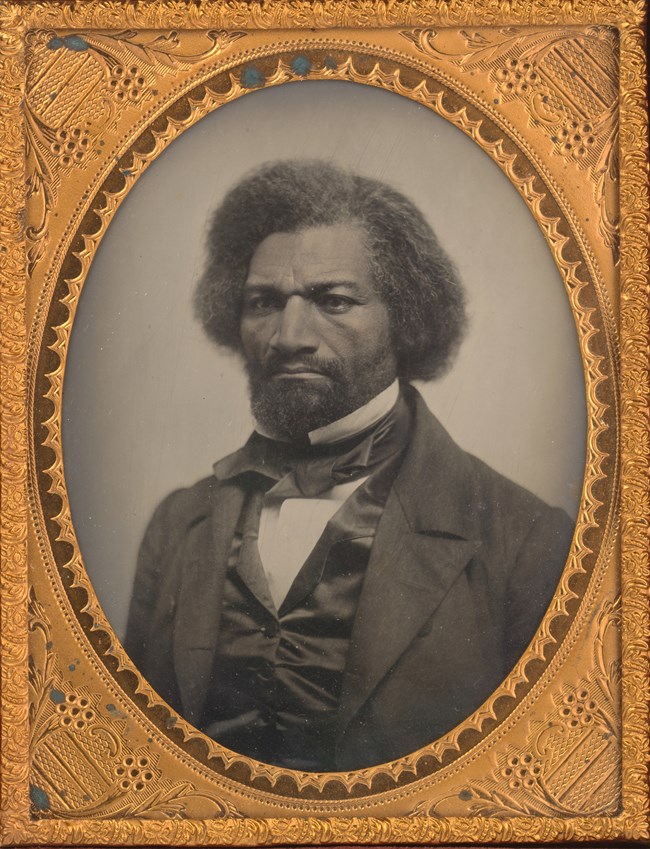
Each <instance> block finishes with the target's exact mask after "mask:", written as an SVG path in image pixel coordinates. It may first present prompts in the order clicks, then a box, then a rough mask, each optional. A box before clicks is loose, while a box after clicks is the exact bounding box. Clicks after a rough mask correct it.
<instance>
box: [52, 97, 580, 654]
mask: <svg viewBox="0 0 650 849" xmlns="http://www.w3.org/2000/svg"><path fill="white" fill-rule="evenodd" d="M293 157H316V158H323V159H326V160H329V161H334V162H336V163H339V164H341V165H344V166H347V167H351V168H353V169H355V170H357V171H359V172H361V173H364V174H366V175H368V176H370V177H375V178H378V179H383V180H386V182H389V183H390V184H391V185H393V186H394V187H395V188H397V189H399V190H400V191H402V192H404V193H405V194H406V195H407V196H409V197H410V198H411V199H412V200H413V201H415V203H416V204H417V205H418V206H419V207H420V209H421V210H422V211H423V212H424V214H425V215H426V216H427V217H428V219H429V220H430V222H431V224H432V226H433V228H434V230H435V231H436V233H437V234H438V236H439V238H440V241H441V243H442V245H443V246H444V247H445V249H446V250H447V251H448V253H449V254H450V256H451V257H452V259H453V260H454V261H455V263H456V265H457V268H458V269H459V272H460V275H461V278H462V280H463V282H464V284H465V287H466V290H467V293H468V304H469V315H470V328H469V332H468V334H467V337H466V339H465V342H464V344H463V346H462V348H461V351H460V354H459V356H458V359H457V360H456V362H455V364H454V366H453V368H452V369H451V371H450V372H449V373H448V374H447V375H446V376H445V377H444V378H443V379H441V380H439V381H437V382H434V383H427V384H420V385H419V388H420V391H421V392H422V393H423V395H424V397H425V398H426V400H427V402H428V404H429V406H430V407H431V409H432V410H433V411H434V412H435V414H436V415H437V416H438V417H439V419H440V420H441V421H442V423H443V424H444V425H445V427H447V429H448V430H449V431H450V432H451V434H452V436H453V437H454V438H455V440H456V441H457V442H458V443H459V444H460V445H461V446H462V447H463V448H465V449H466V450H468V451H471V452H472V453H474V454H476V455H477V456H479V457H480V458H481V459H483V460H485V461H486V462H487V463H488V464H489V465H491V466H492V467H493V468H495V469H497V470H498V471H500V472H502V473H503V474H505V475H506V476H508V477H509V478H511V479H513V480H515V481H517V482H518V483H520V484H522V485H523V486H525V487H527V488H528V489H530V490H532V491H533V492H535V493H536V494H538V495H539V496H541V497H542V498H543V499H544V500H546V501H547V502H549V503H550V504H553V505H558V506H562V507H564V508H565V509H566V510H567V511H568V512H569V513H570V514H571V515H572V516H575V515H576V512H577V506H578V501H579V496H580V491H581V486H582V477H583V472H584V457H585V431H586V412H585V389H584V379H583V372H582V364H581V360H580V353H579V347H578V340H577V334H576V330H575V325H574V322H573V317H572V315H571V311H570V308H569V303H568V300H567V297H566V294H565V291H564V287H563V284H562V280H561V278H560V274H559V272H558V270H557V268H556V266H555V264H554V262H553V259H552V256H551V252H550V250H549V248H548V246H547V244H546V242H545V241H544V238H543V236H542V234H541V232H540V231H539V229H538V227H537V224H536V222H535V220H534V219H533V217H532V215H531V214H530V213H529V211H528V209H527V208H526V205H525V203H524V202H523V200H522V199H521V198H520V197H519V195H518V193H517V191H516V190H515V188H514V187H513V186H512V185H511V184H510V183H509V181H508V179H507V178H506V177H505V176H504V175H503V174H502V173H501V171H500V170H499V168H498V167H497V165H496V164H495V163H493V162H492V160H491V159H490V158H489V157H488V156H487V154H485V153H484V152H483V151H482V150H481V149H480V148H479V147H478V146H477V145H476V144H475V143H474V142H472V141H471V140H470V139H469V138H467V137H466V136H465V135H464V134H463V133H462V132H461V131H460V130H458V129H456V128H455V127H454V126H453V125H451V124H450V123H448V122H446V121H445V120H444V119H442V118H440V117H439V116H437V115H435V114H434V113H433V112H431V111H430V110H428V109H426V108H425V107H423V106H420V105H418V104H414V103H412V102H410V101H408V100H406V99H405V98H403V97H400V96H399V95H396V94H391V93H389V92H385V91H381V90H378V89H371V88H368V87H365V86H361V85H357V84H354V83H344V82H333V81H327V82H320V81H319V82H314V81H312V82H301V83H297V84H291V85H284V86H280V87H278V88H274V89H270V90H268V91H256V92H252V93H251V94H248V95H246V96H245V97H243V98H240V99H239V100H237V101H235V102H234V103H231V104H228V105H227V106H224V107H222V108H220V109H218V110H216V112H214V113H212V114H211V115H209V116H207V117H206V118H204V119H203V120H202V121H200V122H199V123H198V124H197V125H196V126H194V127H193V128H191V129H190V130H188V131H187V132H185V133H184V134H183V135H182V136H181V137H180V138H179V139H177V140H176V141H175V142H174V143H173V144H172V145H171V146H170V147H169V148H168V149H167V150H166V151H165V152H164V153H163V154H162V155H161V156H160V157H159V158H158V159H157V160H156V161H155V162H154V163H153V164H152V166H151V167H150V168H149V169H148V171H147V172H146V173H145V174H144V175H143V176H142V177H141V178H140V180H139V181H138V183H137V184H136V185H135V187H134V188H133V189H132V191H131V192H130V194H129V195H128V197H127V198H126V200H125V201H124V202H123V204H122V206H121V208H120V209H119V211H118V213H117V215H116V217H115V219H114V221H113V222H112V223H111V225H110V227H109V229H108V232H107V234H106V236H105V238H104V240H103V242H102V244H101V245H100V247H99V250H98V252H97V255H96V257H95V259H94V261H93V264H92V266H91V269H90V273H89V276H88V279H87V281H86V283H85V286H84V289H83V292H82V295H81V298H80V301H79V307H78V311H77V315H76V318H75V322H74V327H73V331H72V337H71V342H70V350H69V355H68V360H67V366H66V374H65V386H64V394H63V419H64V424H63V452H64V453H63V456H64V463H65V473H66V483H67V488H68V494H69V498H70V507H71V511H72V519H73V523H74V527H75V531H76V534H77V537H78V540H79V544H80V547H81V552H82V556H83V559H84V563H85V566H86V568H87V571H88V574H89V576H90V578H91V580H92V583H93V585H94V587H95V590H96V592H97V595H98V597H99V600H100V602H101V604H102V605H103V608H104V610H105V612H106V615H107V617H108V619H109V621H110V622H111V624H112V626H113V628H114V629H115V630H116V632H117V634H118V636H120V637H121V636H123V633H124V626H125V622H126V615H127V610H128V603H129V598H130V594H131V588H132V582H133V575H134V569H135V563H136V557H137V550H138V546H139V544H140V541H141V539H142V535H143V533H144V530H145V527H146V524H147V522H148V520H149V518H150V516H151V514H152V512H153V510H154V508H155V507H156V505H157V504H158V502H159V501H160V500H161V499H162V498H163V497H164V496H165V495H166V494H167V493H169V492H170V491H171V490H173V489H176V488H178V487H180V486H187V485H191V484H192V483H194V482H195V481H196V480H198V479H199V478H202V477H205V476H206V475H209V474H210V472H211V466H212V463H213V462H214V461H215V460H217V459H218V458H219V457H222V456H223V455H224V454H226V453H228V452H230V451H233V450H235V449H236V448H238V447H239V446H240V445H241V444H242V443H243V442H244V441H245V440H246V438H247V437H248V435H249V433H250V430H251V420H250V414H249V411H248V403H247V392H246V382H245V379H244V377H243V372H242V369H241V367H240V364H239V362H238V360H237V358H236V357H234V356H232V355H227V354H224V353H223V352H221V351H219V350H218V349H216V348H215V347H214V346H213V345H211V344H210V343H209V342H208V341H207V340H206V339H205V338H204V337H203V335H202V333H201V331H200V329H199V327H198V325H197V323H196V322H195V320H194V318H193V315H192V305H191V300H192V293H193V290H194V287H195V284H196V281H197V279H198V276H199V275H200V273H201V269H202V263H203V257H204V241H205V235H206V229H207V221H208V218H209V215H210V212H211V211H212V210H213V209H214V208H215V206H217V205H218V203H219V201H220V200H221V198H222V197H223V195H224V193H225V192H226V191H227V189H228V188H230V186H231V185H233V183H235V182H236V181H237V180H238V179H239V177H240V176H241V175H242V174H243V173H244V172H246V171H247V170H249V169H250V168H252V167H254V166H256V165H258V164H260V163H262V162H265V161H268V160H272V159H281V158H293Z"/></svg>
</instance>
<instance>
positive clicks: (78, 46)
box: [63, 35, 89, 50]
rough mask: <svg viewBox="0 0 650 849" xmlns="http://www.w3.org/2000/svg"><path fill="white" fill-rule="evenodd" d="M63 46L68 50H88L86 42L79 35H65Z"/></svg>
mask: <svg viewBox="0 0 650 849" xmlns="http://www.w3.org/2000/svg"><path fill="white" fill-rule="evenodd" d="M63 43H64V45H65V46H66V47H67V48H68V50H88V47H89V45H88V42H87V41H86V39H85V38H82V37H81V36H80V35H66V37H65V38H64V39H63Z"/></svg>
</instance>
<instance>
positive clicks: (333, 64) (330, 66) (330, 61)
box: [325, 56, 336, 71]
mask: <svg viewBox="0 0 650 849" xmlns="http://www.w3.org/2000/svg"><path fill="white" fill-rule="evenodd" d="M325 67H326V68H328V69H329V70H330V71H335V70H336V62H335V61H334V59H332V57H331V56H328V57H327V59H326V60H325Z"/></svg>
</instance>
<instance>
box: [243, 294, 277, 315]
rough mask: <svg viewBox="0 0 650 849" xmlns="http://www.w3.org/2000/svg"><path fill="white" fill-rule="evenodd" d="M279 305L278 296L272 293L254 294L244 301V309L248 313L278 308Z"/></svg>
mask: <svg viewBox="0 0 650 849" xmlns="http://www.w3.org/2000/svg"><path fill="white" fill-rule="evenodd" d="M277 307H278V304H277V298H274V297H272V296H271V295H254V296H253V297H251V298H247V299H246V300H245V302H244V309H245V310H246V312H248V313H260V312H269V311H271V310H273V309H277Z"/></svg>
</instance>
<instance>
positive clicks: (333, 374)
mask: <svg viewBox="0 0 650 849" xmlns="http://www.w3.org/2000/svg"><path fill="white" fill-rule="evenodd" d="M286 369H304V370H305V371H314V372H318V373H319V374H322V375H324V376H325V377H329V378H331V379H332V380H339V379H340V378H341V375H342V369H341V366H340V364H339V363H338V362H337V361H336V360H330V359H326V358H325V357H318V356H316V355H314V354H302V355H299V356H297V355H296V354H282V353H279V352H277V351H274V352H272V353H270V354H269V355H268V356H267V357H265V359H264V361H263V362H260V361H256V362H249V363H248V372H249V374H250V375H251V377H254V378H269V377H273V376H274V375H275V374H279V373H280V372H283V371H285V370H286Z"/></svg>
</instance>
